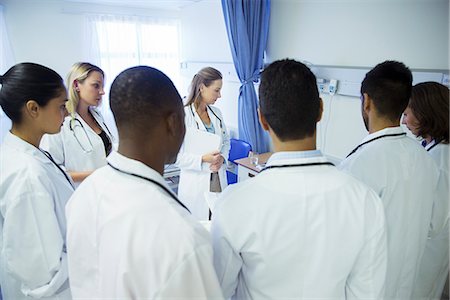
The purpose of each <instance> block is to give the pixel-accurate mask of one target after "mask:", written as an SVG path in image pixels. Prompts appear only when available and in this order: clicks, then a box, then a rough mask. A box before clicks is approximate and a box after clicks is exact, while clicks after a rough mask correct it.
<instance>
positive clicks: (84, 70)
mask: <svg viewBox="0 0 450 300" xmlns="http://www.w3.org/2000/svg"><path fill="white" fill-rule="evenodd" d="M93 71H97V72H99V73H100V74H102V76H103V77H105V74H104V72H103V70H102V69H100V68H99V67H97V66H95V65H93V64H90V63H87V62H78V63H75V64H73V66H72V68H71V69H70V72H69V74H68V75H67V88H68V94H69V101H67V103H66V108H67V111H68V112H69V114H70V115H71V117H72V119H74V118H75V113H76V111H77V107H78V103H79V102H80V96H79V95H78V93H77V91H76V89H75V81H77V82H79V83H83V82H84V80H85V79H86V78H87V77H88V76H89V74H90V73H91V72H93Z"/></svg>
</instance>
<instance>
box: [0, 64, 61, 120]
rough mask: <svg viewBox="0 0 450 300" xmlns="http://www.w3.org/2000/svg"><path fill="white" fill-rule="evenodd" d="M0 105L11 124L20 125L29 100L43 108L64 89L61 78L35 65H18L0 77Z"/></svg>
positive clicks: (47, 69)
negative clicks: (24, 108)
mask: <svg viewBox="0 0 450 300" xmlns="http://www.w3.org/2000/svg"><path fill="white" fill-rule="evenodd" d="M0 84H1V85H2V88H1V90H0V105H1V107H2V109H3V111H4V112H5V114H6V115H7V116H8V117H9V118H10V119H11V121H12V122H13V123H20V122H21V119H22V108H23V107H24V105H25V104H26V103H27V102H28V101H29V100H34V101H36V102H37V103H38V104H39V105H40V106H45V105H46V104H47V103H48V102H49V100H51V99H53V98H55V97H58V96H59V95H60V94H61V92H62V91H63V90H64V89H65V87H64V82H63V80H62V78H61V76H59V75H58V73H56V72H55V71H53V70H52V69H49V68H47V67H45V66H42V65H38V64H35V63H20V64H17V65H15V66H13V67H11V68H10V69H9V70H8V71H7V72H6V73H5V75H3V76H1V77H0Z"/></svg>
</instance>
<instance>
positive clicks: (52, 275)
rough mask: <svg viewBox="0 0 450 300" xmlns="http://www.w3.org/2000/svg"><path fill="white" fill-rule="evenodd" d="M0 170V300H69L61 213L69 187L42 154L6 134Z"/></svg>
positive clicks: (64, 226) (64, 234)
mask: <svg viewBox="0 0 450 300" xmlns="http://www.w3.org/2000/svg"><path fill="white" fill-rule="evenodd" d="M0 168H1V171H0V230H1V238H0V251H1V255H0V285H1V288H2V293H3V299H5V300H7V299H14V300H20V299H33V298H43V299H70V298H71V296H70V290H69V282H68V270H67V256H66V245H65V238H66V219H65V215H64V208H65V204H66V202H67V200H68V199H69V197H70V195H71V194H72V193H73V186H72V185H71V184H70V183H69V181H67V179H66V177H64V175H63V173H62V170H59V169H58V168H57V166H56V165H55V164H53V163H52V162H51V161H50V160H49V158H48V157H47V156H45V154H44V153H42V152H41V151H40V150H39V149H37V148H36V147H34V146H33V145H31V144H29V143H27V142H25V141H24V140H22V139H20V138H18V137H17V136H15V135H13V134H11V133H9V132H8V133H7V134H6V136H5V138H4V140H3V143H2V145H1V146H0ZM67 176H68V175H67ZM68 178H69V177H68ZM26 295H28V296H26Z"/></svg>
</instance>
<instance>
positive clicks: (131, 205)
mask: <svg viewBox="0 0 450 300" xmlns="http://www.w3.org/2000/svg"><path fill="white" fill-rule="evenodd" d="M108 162H109V163H111V164H112V165H113V166H114V167H117V168H120V169H121V170H124V171H126V172H129V173H134V174H137V175H140V176H144V177H147V178H150V179H153V180H155V181H157V182H159V183H160V184H162V185H163V186H165V187H166V188H168V189H169V186H168V185H167V184H166V182H165V180H164V179H163V177H162V176H161V175H160V174H159V173H157V172H156V171H154V170H153V169H151V168H149V167H147V166H146V165H144V164H143V163H141V162H139V161H136V160H132V159H129V158H126V157H124V156H122V155H120V154H119V153H117V152H113V153H111V155H110V156H108ZM66 215H67V252H68V257H69V274H70V283H71V289H72V295H73V298H74V299H222V294H221V291H220V286H219V284H218V281H217V277H216V274H215V273H214V268H213V264H212V247H211V242H210V238H209V236H208V233H207V232H206V230H205V229H204V228H203V227H202V225H200V224H199V223H197V222H196V221H195V220H194V219H193V218H192V217H191V216H190V215H189V213H188V211H187V210H186V209H185V208H183V207H182V206H181V205H180V204H179V203H177V202H176V201H175V200H174V199H172V198H171V197H170V196H169V195H168V194H167V193H166V192H165V191H164V190H163V189H162V188H161V187H158V186H157V185H156V184H154V183H151V182H148V181H146V180H144V179H141V178H137V177H135V176H132V175H129V174H124V173H121V172H119V171H116V170H114V169H112V168H111V167H110V166H105V167H102V168H100V169H98V170H97V171H95V172H94V173H93V174H92V175H91V176H89V177H88V178H87V179H86V180H85V181H83V182H82V183H81V184H80V186H79V188H78V189H77V190H76V191H75V193H74V194H73V197H71V199H70V200H69V203H68V204H67V208H66Z"/></svg>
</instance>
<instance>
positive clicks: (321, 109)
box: [316, 98, 323, 123]
mask: <svg viewBox="0 0 450 300" xmlns="http://www.w3.org/2000/svg"><path fill="white" fill-rule="evenodd" d="M322 115H323V100H322V98H319V115H318V116H317V121H316V122H317V123H319V122H320V120H322Z"/></svg>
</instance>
